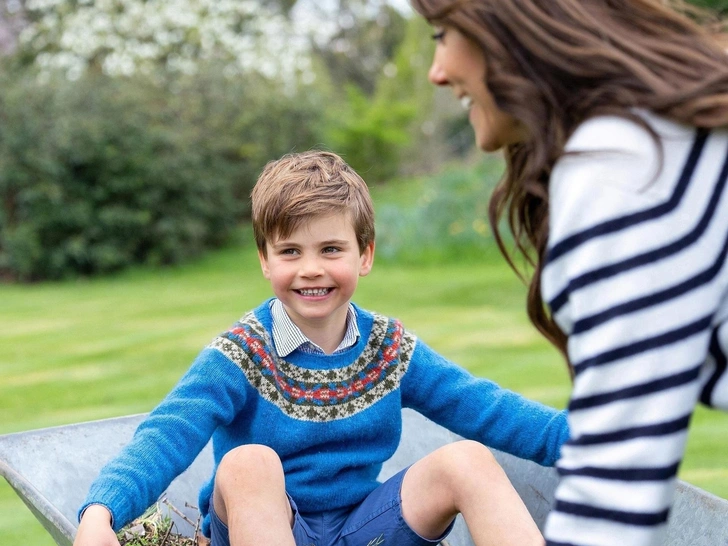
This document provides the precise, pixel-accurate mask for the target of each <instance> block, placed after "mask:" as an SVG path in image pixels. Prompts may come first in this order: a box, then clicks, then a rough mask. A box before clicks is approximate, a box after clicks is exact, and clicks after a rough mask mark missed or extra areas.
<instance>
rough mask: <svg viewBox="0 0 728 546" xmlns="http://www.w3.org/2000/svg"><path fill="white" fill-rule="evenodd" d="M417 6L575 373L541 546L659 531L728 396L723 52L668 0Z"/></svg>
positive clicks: (550, 327) (638, 537)
mask: <svg viewBox="0 0 728 546" xmlns="http://www.w3.org/2000/svg"><path fill="white" fill-rule="evenodd" d="M413 4H414V7H415V9H416V10H417V11H418V12H419V13H420V14H422V15H423V16H424V17H425V18H427V19H428V20H429V21H430V22H431V23H432V24H433V26H434V28H435V34H434V36H433V37H434V39H435V40H436V51H435V56H434V60H433V64H432V67H431V69H430V74H429V77H430V79H431V81H432V82H433V83H435V84H437V85H448V86H450V87H451V88H452V90H453V92H454V93H455V95H456V96H457V97H458V98H460V99H461V100H462V101H463V103H464V105H465V106H466V107H467V108H468V109H469V116H470V122H471V124H472V126H473V129H474V131H475V138H476V141H477V144H478V146H479V147H480V148H481V149H483V150H485V151H492V150H496V149H500V148H502V149H503V150H504V152H505V157H506V173H505V175H504V178H503V180H502V181H501V182H500V184H499V185H498V187H497V189H496V191H495V192H494V195H493V197H492V201H491V207H490V217H491V218H490V220H491V223H492V225H493V227H494V230H496V234H497V226H498V225H499V220H500V219H501V218H506V219H507V220H508V222H509V224H510V227H511V230H512V231H513V233H514V236H515V241H516V251H517V252H520V253H521V254H523V255H524V256H525V257H526V258H527V259H530V260H531V262H532V264H533V266H534V270H533V275H532V278H531V281H530V290H529V294H528V311H529V316H530V317H531V320H532V321H533V323H534V324H535V325H536V327H537V328H538V329H539V330H540V331H541V332H542V333H543V334H544V335H545V336H546V337H547V338H548V339H549V340H550V341H551V342H552V343H553V344H554V345H556V347H558V348H559V349H560V350H561V351H562V352H563V353H564V354H565V356H566V357H567V360H568V362H569V369H570V371H571V375H572V377H573V380H574V386H573V392H572V395H571V399H570V402H569V422H570V430H571V438H570V440H569V442H568V443H567V444H566V445H565V446H564V447H563V449H562V452H561V459H560V461H559V463H558V470H559V473H560V476H561V481H560V483H559V486H558V488H557V490H556V503H555V506H554V508H553V511H552V513H551V514H550V515H549V518H548V520H547V523H546V532H545V534H546V538H547V543H548V544H550V545H553V546H556V545H567V544H568V545H572V544H579V545H587V544H588V545H605V544H616V543H618V544H620V545H622V546H627V545H647V544H650V545H652V544H662V543H663V539H664V531H665V528H666V521H667V517H668V511H669V508H670V505H671V503H672V499H673V495H674V489H675V484H676V473H677V469H678V465H679V464H680V461H681V459H682V455H683V452H684V448H685V440H686V435H687V428H688V422H689V420H690V417H691V414H692V412H693V409H694V406H695V404H696V403H698V402H702V403H704V404H707V405H709V406H714V407H719V408H722V409H728V377H727V375H726V374H725V369H726V353H727V350H728V325H727V322H728V321H727V319H728V298H727V297H726V294H727V288H728V267H726V259H725V258H726V251H727V250H728V191H726V189H725V185H726V175H727V174H728V131H726V128H727V127H728V57H727V56H726V54H725V53H724V48H723V46H722V45H721V43H720V42H719V40H718V38H717V37H716V36H713V35H711V33H710V32H709V30H707V27H701V26H700V25H699V24H698V23H697V22H696V21H697V19H698V15H699V14H697V13H692V14H691V16H688V15H685V14H680V13H678V12H677V11H674V10H672V9H670V8H669V7H668V6H667V5H666V4H667V2H665V1H660V0H464V1H457V0H456V1H453V0H413ZM497 239H498V241H499V244H500V246H501V250H502V251H503V252H504V254H506V256H507V258H508V260H509V262H510V263H511V265H513V261H512V259H511V257H510V256H508V252H507V251H506V249H505V246H504V244H503V240H502V238H501V237H500V235H498V234H497Z"/></svg>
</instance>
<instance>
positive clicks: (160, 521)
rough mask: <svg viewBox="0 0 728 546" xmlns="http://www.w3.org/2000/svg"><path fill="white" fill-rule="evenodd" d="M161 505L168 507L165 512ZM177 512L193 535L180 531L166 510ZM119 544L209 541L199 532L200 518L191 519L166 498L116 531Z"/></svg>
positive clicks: (199, 545)
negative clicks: (195, 520)
mask: <svg viewBox="0 0 728 546" xmlns="http://www.w3.org/2000/svg"><path fill="white" fill-rule="evenodd" d="M161 505H166V507H167V508H168V509H169V510H167V511H166V512H167V513H165V511H164V510H163V509H162V506H161ZM169 511H172V512H175V513H177V514H178V515H179V516H180V518H181V519H182V520H184V522H186V523H187V524H189V525H190V526H191V527H190V529H189V531H192V530H193V529H194V532H188V533H186V534H187V535H189V534H192V535H193V537H189V536H186V535H185V534H182V533H180V531H179V530H178V529H177V525H176V524H175V523H174V522H173V521H172V518H171V517H170V516H169V515H168V512H169ZM116 536H117V538H118V539H119V544H121V546H208V545H209V541H208V540H207V539H206V538H205V537H203V536H202V535H201V534H200V520H199V517H198V518H197V522H194V521H191V520H190V519H189V518H187V516H185V515H184V514H182V512H180V511H179V510H178V509H177V508H176V507H174V506H172V504H170V503H169V502H168V501H167V500H166V499H163V500H161V501H159V502H158V503H156V504H154V505H153V506H152V507H151V508H150V509H149V510H147V511H146V512H145V513H144V515H142V516H141V517H139V518H137V519H135V520H134V521H132V522H131V523H130V524H128V525H127V526H125V527H124V528H123V529H122V530H121V531H119V532H118V533H117V535H116Z"/></svg>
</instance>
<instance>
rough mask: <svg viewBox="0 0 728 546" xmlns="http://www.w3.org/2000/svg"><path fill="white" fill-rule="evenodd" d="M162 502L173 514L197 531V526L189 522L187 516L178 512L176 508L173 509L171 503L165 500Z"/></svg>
mask: <svg viewBox="0 0 728 546" xmlns="http://www.w3.org/2000/svg"><path fill="white" fill-rule="evenodd" d="M162 502H163V503H164V504H166V505H167V507H168V508H169V509H170V510H172V512H174V513H175V514H177V515H178V516H179V517H181V518H182V519H183V520H185V521H186V522H187V523H189V524H190V525H191V526H192V527H193V528H194V529H197V525H195V523H194V522H193V521H192V520H190V519H189V518H188V517H187V516H185V515H184V514H183V513H182V512H180V511H179V510H178V509H177V507H175V506H174V505H173V504H172V503H171V502H169V501H168V500H167V498H166V497H165V498H163V499H162Z"/></svg>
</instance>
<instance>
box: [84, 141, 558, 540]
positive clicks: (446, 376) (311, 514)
mask: <svg viewBox="0 0 728 546" xmlns="http://www.w3.org/2000/svg"><path fill="white" fill-rule="evenodd" d="M252 204H253V209H252V212H253V228H254V233H255V240H256V245H257V248H258V256H259V258H260V264H261V268H262V270H263V274H264V275H265V277H266V278H267V279H268V280H270V283H271V287H272V289H273V293H274V295H275V297H274V298H271V299H269V300H267V301H265V302H263V303H262V304H261V305H260V306H259V307H257V308H256V309H254V310H252V311H250V312H248V313H247V314H246V315H244V316H243V317H242V318H241V319H240V321H238V322H237V323H236V324H235V325H233V327H232V328H231V329H229V330H228V331H227V332H225V333H223V334H221V335H220V336H218V337H217V338H216V339H215V340H213V342H212V343H211V344H210V345H209V346H208V347H207V348H205V349H204V350H203V351H202V352H201V353H200V355H199V356H198V358H197V359H196V360H195V362H194V363H193V364H192V367H191V368H190V370H189V371H188V372H187V373H186V374H185V376H184V377H183V378H182V379H181V380H180V382H179V383H178V384H177V386H176V387H175V388H174V389H173V390H172V392H170V394H169V395H167V397H166V398H165V399H164V400H163V401H162V403H161V404H160V405H159V406H157V408H156V409H155V410H154V411H153V412H152V413H151V414H150V415H149V417H148V418H147V419H146V420H145V421H144V422H143V423H142V424H141V425H140V427H139V429H138V430H137V432H136V433H135V435H134V438H133V439H132V441H131V443H130V444H129V445H128V446H127V447H126V448H125V449H124V450H123V451H122V453H121V454H120V455H119V456H118V457H117V458H116V459H114V460H113V461H111V462H110V463H109V464H108V465H107V466H106V467H105V468H104V469H103V470H102V471H101V475H100V476H99V478H98V479H97V480H96V481H95V482H94V484H93V485H92V486H91V490H90V492H89V495H88V497H87V500H86V502H85V503H84V506H83V507H82V508H81V511H80V514H81V516H82V517H81V521H80V525H79V531H78V534H77V537H76V540H75V542H74V545H75V546H100V545H101V546H106V545H109V546H116V545H117V544H118V542H117V541H116V539H115V536H114V532H113V529H119V528H120V527H121V526H123V525H124V524H125V523H127V522H128V521H130V520H131V519H132V518H133V517H135V516H137V515H138V514H139V513H141V512H142V511H143V510H144V509H145V508H146V507H147V506H149V505H150V504H151V503H152V502H154V501H155V500H156V499H157V497H158V496H159V495H160V494H161V493H162V492H163V491H164V489H165V488H166V487H167V486H168V485H169V483H170V482H171V481H172V480H173V479H174V478H175V477H176V476H177V475H178V474H179V473H181V472H182V471H183V470H184V469H185V468H187V466H188V465H189V464H190V463H191V462H192V461H193V460H194V458H195V457H196V455H197V454H198V453H199V451H200V450H201V449H202V448H203V447H204V446H205V444H206V443H207V442H208V441H209V439H210V438H212V441H213V446H214V454H215V468H214V471H213V474H212V476H211V478H210V480H209V482H208V483H207V484H205V485H204V486H203V488H202V490H201V491H200V499H199V506H200V510H201V513H202V516H203V532H204V533H205V534H206V535H207V536H211V539H212V546H226V545H233V546H243V545H260V544H266V545H268V544H270V545H275V546H294V545H296V546H310V545H315V546H329V545H347V546H358V545H361V546H366V545H368V544H372V543H376V544H389V545H392V546H394V545H426V544H437V543H439V542H440V541H441V540H442V539H443V538H444V537H445V536H446V535H447V534H448V532H449V531H450V529H451V528H452V524H453V522H454V519H455V517H456V516H457V514H458V513H462V514H463V517H464V519H465V522H466V523H467V525H468V527H469V530H470V533H471V535H472V536H473V540H474V542H475V544H476V545H478V546H482V545H485V544H500V545H510V544H512V545H516V544H518V545H519V546H524V545H541V544H543V539H542V538H541V535H540V533H539V531H538V528H537V527H536V525H535V524H534V522H533V520H532V519H531V518H530V516H529V514H528V512H527V510H526V508H525V506H524V505H523V503H522V502H521V500H520V498H519V497H518V495H517V493H516V492H515V490H514V489H513V487H512V486H511V484H510V482H509V481H508V479H507V477H506V476H505V474H504V473H503V471H502V469H501V468H500V467H499V465H498V464H497V462H496V461H495V459H494V458H493V456H492V455H491V453H490V451H489V450H488V449H487V448H486V447H484V446H485V445H487V446H491V447H494V448H498V449H500V450H503V451H506V452H509V453H512V454H514V455H516V456H519V457H523V458H527V459H531V460H534V461H536V462H538V463H540V464H544V465H551V464H553V463H554V461H556V459H557V458H558V456H559V449H560V447H561V444H562V443H563V441H564V440H565V439H566V438H567V437H568V430H567V427H566V420H565V415H564V414H563V412H557V411H555V410H553V409H551V408H548V407H546V406H543V405H540V404H537V403H534V402H531V401H528V400H526V399H524V398H522V397H521V396H519V395H517V394H515V393H513V392H510V391H507V390H504V389H501V388H500V387H498V386H497V385H495V384H494V383H492V382H490V381H488V380H486V379H481V378H475V377H473V376H472V375H470V374H469V373H468V372H467V371H465V370H463V369H462V368H460V367H458V366H457V365H455V364H453V363H451V362H449V361H447V360H446V359H444V358H443V357H441V356H440V355H438V354H437V353H435V352H434V351H432V349H430V348H429V347H427V345H425V344H424V343H423V342H422V341H420V340H418V339H417V338H416V337H415V336H414V335H413V334H412V333H411V332H408V331H407V330H405V329H404V328H403V326H402V325H401V323H400V322H399V321H397V320H395V319H391V318H388V317H385V316H382V315H379V314H377V313H373V312H370V311H367V310H365V309H362V308H361V307H358V306H357V305H355V304H353V303H351V298H352V296H353V294H354V292H355V290H356V286H357V283H358V280H359V277H362V276H365V275H367V274H368V273H369V272H370V271H371V268H372V263H373V259H374V211H373V207H372V203H371V198H370V196H369V192H368V189H367V187H366V184H365V183H364V181H363V180H362V179H361V178H360V177H359V176H358V175H357V174H356V173H355V172H354V171H353V170H352V169H351V168H350V167H349V166H348V165H347V164H346V163H345V162H344V161H343V160H342V159H341V158H340V157H338V156H337V155H335V154H333V153H328V152H318V151H313V152H307V153H303V154H291V155H288V156H285V157H283V158H282V159H280V160H278V161H274V162H271V163H269V164H268V165H267V166H266V167H265V169H264V170H263V172H262V174H261V175H260V177H259V179H258V182H257V184H256V186H255V188H254V190H253V193H252ZM403 407H410V408H413V409H415V410H416V411H419V412H420V413H422V414H424V415H425V416H427V417H429V418H431V419H433V420H434V421H436V422H438V423H439V424H441V425H443V426H445V427H447V428H449V429H450V430H453V431H454V432H456V433H458V434H460V435H462V436H464V437H466V438H470V439H471V440H465V441H461V442H455V443H453V444H450V445H447V446H445V447H443V448H440V449H439V450H436V451H434V452H433V453H431V454H429V455H427V456H426V457H424V458H423V459H421V460H420V461H418V462H416V463H415V464H413V465H412V466H410V467H409V468H406V469H403V470H402V471H401V472H399V473H398V474H396V475H395V476H394V477H392V478H390V479H389V480H387V481H386V482H385V483H383V484H382V483H380V482H378V481H377V476H378V475H379V471H380V470H381V467H382V463H383V462H384V461H386V460H387V459H389V458H390V457H391V456H392V454H393V453H394V451H395V450H396V448H397V446H398V444H399V441H400V433H401V429H402V420H401V410H402V408H403ZM472 440H475V441H472ZM372 541H374V542H372Z"/></svg>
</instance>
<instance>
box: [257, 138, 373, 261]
mask: <svg viewBox="0 0 728 546" xmlns="http://www.w3.org/2000/svg"><path fill="white" fill-rule="evenodd" d="M250 196H251V200H252V209H253V211H252V213H253V233H254V235H255V244H256V245H257V246H258V250H259V251H260V252H262V253H265V252H266V248H267V247H266V241H272V240H273V239H274V238H279V237H288V236H289V235H290V234H291V233H293V231H294V230H295V229H296V228H298V227H299V226H300V225H301V224H303V223H305V222H306V221H308V220H310V219H311V218H313V217H315V216H325V215H327V214H334V213H348V214H350V215H351V220H352V224H353V226H354V232H355V233H356V240H357V244H358V245H359V251H360V252H364V249H365V248H366V247H367V246H368V245H369V244H370V243H371V242H373V241H374V206H373V205H372V199H371V196H370V195H369V188H368V187H367V185H366V182H364V180H363V179H362V178H361V176H359V175H358V174H357V173H356V171H354V169H352V168H351V167H350V166H349V165H347V163H346V162H345V161H344V160H343V159H341V158H340V157H339V156H338V155H336V154H334V153H331V152H324V151H318V150H314V151H309V152H303V153H298V154H287V155H285V156H283V157H282V158H280V159H278V160H275V161H270V162H269V163H268V164H267V165H266V166H265V167H264V168H263V171H262V172H261V173H260V176H259V177H258V181H257V182H256V183H255V187H254V188H253V191H252V193H251V195H250Z"/></svg>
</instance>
